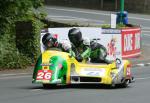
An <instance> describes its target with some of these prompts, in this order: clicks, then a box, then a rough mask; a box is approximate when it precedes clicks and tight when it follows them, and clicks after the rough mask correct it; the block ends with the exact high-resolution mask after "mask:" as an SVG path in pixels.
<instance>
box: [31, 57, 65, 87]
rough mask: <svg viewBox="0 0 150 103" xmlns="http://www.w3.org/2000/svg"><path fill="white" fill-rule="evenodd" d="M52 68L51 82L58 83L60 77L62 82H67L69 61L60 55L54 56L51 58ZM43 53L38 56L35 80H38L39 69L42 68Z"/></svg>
mask: <svg viewBox="0 0 150 103" xmlns="http://www.w3.org/2000/svg"><path fill="white" fill-rule="evenodd" d="M49 63H50V66H49V68H50V70H52V77H51V80H50V82H49V83H56V81H57V80H58V79H61V83H62V84H65V83H66V73H67V62H66V60H65V59H63V58H62V57H60V56H53V57H51V58H50V60H49ZM41 64H42V55H41V56H40V57H39V58H38V61H37V63H36V65H35V68H34V74H33V81H32V82H36V77H37V72H38V70H42V66H41Z"/></svg>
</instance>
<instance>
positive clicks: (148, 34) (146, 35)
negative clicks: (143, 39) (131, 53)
mask: <svg viewBox="0 0 150 103" xmlns="http://www.w3.org/2000/svg"><path fill="white" fill-rule="evenodd" d="M142 35H144V36H150V34H142Z"/></svg>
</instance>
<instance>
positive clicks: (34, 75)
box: [33, 55, 42, 82]
mask: <svg viewBox="0 0 150 103" xmlns="http://www.w3.org/2000/svg"><path fill="white" fill-rule="evenodd" d="M41 63H42V55H40V56H39V58H38V60H37V62H36V65H35V68H34V72H33V79H34V80H33V82H35V80H36V76H37V71H38V70H41V69H42V66H41Z"/></svg>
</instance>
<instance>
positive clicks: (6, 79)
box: [0, 67, 150, 103]
mask: <svg viewBox="0 0 150 103" xmlns="http://www.w3.org/2000/svg"><path fill="white" fill-rule="evenodd" d="M132 72H133V74H134V75H135V78H136V81H135V83H132V84H131V85H130V86H129V87H128V88H115V89H110V88H108V87H105V86H99V85H73V86H62V87H57V88H52V89H44V88H43V87H42V85H40V84H32V83H31V75H30V74H23V75H22V74H21V75H20V74H18V73H17V74H16V75H13V74H9V75H8V74H3V75H2V74H1V75H0V83H1V84H0V103H48V102H49V103H60V102H61V103H92V102H93V103H149V101H150V98H149V95H150V89H149V86H150V70H149V67H143V68H133V69H132Z"/></svg>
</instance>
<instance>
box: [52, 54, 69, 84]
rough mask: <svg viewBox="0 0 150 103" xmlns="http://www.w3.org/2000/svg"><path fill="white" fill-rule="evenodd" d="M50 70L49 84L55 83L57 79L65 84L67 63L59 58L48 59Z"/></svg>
mask: <svg viewBox="0 0 150 103" xmlns="http://www.w3.org/2000/svg"><path fill="white" fill-rule="evenodd" d="M50 64H51V65H50V70H52V71H53V72H52V79H51V83H55V81H57V80H58V79H61V80H62V83H63V84H65V83H66V73H67V62H66V60H64V59H63V58H62V57H60V56H53V57H51V58H50Z"/></svg>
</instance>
